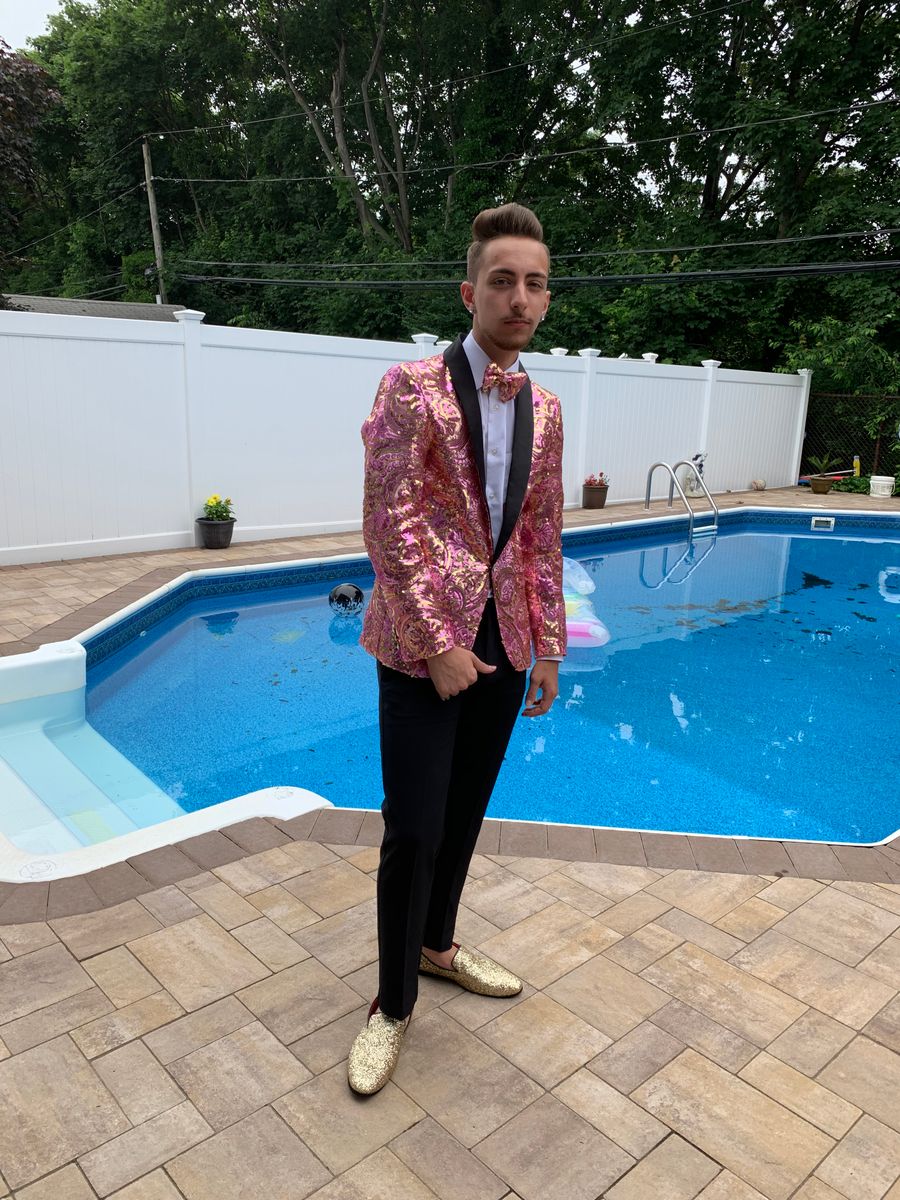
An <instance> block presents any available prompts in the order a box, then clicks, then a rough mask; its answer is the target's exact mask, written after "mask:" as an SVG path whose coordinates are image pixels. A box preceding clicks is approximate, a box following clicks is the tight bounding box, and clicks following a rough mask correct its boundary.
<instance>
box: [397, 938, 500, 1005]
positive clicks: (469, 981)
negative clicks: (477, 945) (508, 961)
mask: <svg viewBox="0 0 900 1200" xmlns="http://www.w3.org/2000/svg"><path fill="white" fill-rule="evenodd" d="M453 945H454V946H456V954H454V956H453V962H452V964H451V966H450V967H449V969H448V968H447V967H439V966H438V965H437V963H433V962H432V961H431V959H430V958H427V957H426V956H425V955H424V954H422V955H420V956H419V972H420V974H422V975H434V976H436V977H437V978H438V979H449V980H450V981H451V983H458V984H459V986H460V987H462V988H465V989H466V991H467V992H475V994H476V995H478V996H518V994H519V992H521V990H522V980H521V979H519V978H518V976H516V975H513V973H512V971H507V969H506V967H501V966H500V964H499V963H495V962H494V960H493V959H492V958H488V957H487V955H486V954H479V953H478V951H477V950H467V949H466V948H465V946H460V945H459V944H458V943H457V942H454V943H453Z"/></svg>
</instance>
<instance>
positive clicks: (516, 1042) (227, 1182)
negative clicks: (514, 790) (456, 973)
mask: <svg viewBox="0 0 900 1200" xmlns="http://www.w3.org/2000/svg"><path fill="white" fill-rule="evenodd" d="M266 824H268V825H269V831H268V832H267V831H266V830H265V829H263V828H262V826H261V825H257V826H254V828H253V829H252V830H250V831H248V829H247V827H246V826H244V827H243V828H242V829H240V830H237V831H235V836H236V838H238V839H240V840H242V841H245V842H252V843H253V844H255V845H260V846H264V847H265V848H264V849H261V850H257V851H256V852H255V853H247V852H246V851H243V852H242V853H243V857H241V858H239V859H234V860H233V861H231V862H229V863H227V864H225V865H223V866H221V867H217V868H216V870H215V873H214V874H210V873H205V872H202V871H200V869H199V867H198V871H197V873H196V874H195V875H193V876H191V877H189V878H187V879H183V880H179V881H176V882H175V883H171V884H165V885H164V886H162V887H156V886H153V885H152V883H151V881H149V880H148V881H147V889H146V891H145V892H144V894H143V897H141V896H139V897H137V898H128V899H126V900H124V901H119V902H117V903H116V904H114V905H112V906H110V907H109V908H107V909H100V910H95V911H93V912H89V913H86V914H84V915H83V916H64V917H54V918H51V919H50V921H49V922H46V923H45V922H29V923H25V924H20V923H6V924H4V925H3V926H2V928H0V952H2V953H0V958H3V959H4V961H2V962H0V1047H2V1048H3V1051H2V1054H0V1057H2V1058H3V1061H0V1089H2V1091H3V1094H4V1096H6V1097H7V1099H9V1098H10V1097H12V1098H13V1102H12V1103H7V1104H5V1105H2V1106H0V1176H2V1178H3V1179H5V1180H7V1181H8V1182H9V1184H10V1186H11V1187H13V1188H14V1189H17V1190H16V1191H15V1193H14V1195H15V1196H16V1197H18V1196H23V1197H30V1196H32V1195H33V1196H35V1197H37V1198H41V1197H43V1196H45V1195H46V1196H47V1197H57V1196H59V1197H67V1196H68V1195H70V1194H71V1195H72V1196H75V1197H77V1198H78V1200H91V1198H93V1197H105V1196H112V1195H119V1194H121V1195H122V1196H124V1197H126V1198H129V1197H131V1196H134V1197H135V1200H142V1198H143V1197H149V1198H150V1200H157V1198H160V1200H178V1198H179V1197H181V1198H183V1200H207V1198H210V1200H212V1197H221V1196H224V1197H230V1196H234V1197H237V1196H242V1195H259V1196H267V1197H268V1196H278V1197H283V1198H284V1200H293V1198H294V1197H306V1196H310V1197H313V1198H315V1197H318V1198H319V1200H338V1198H344V1197H351V1198H354V1200H369V1198H370V1197H377V1196H390V1197H391V1198H392V1200H394V1198H396V1200H405V1198H408V1200H434V1198H435V1197H437V1198H438V1200H481V1198H482V1197H483V1198H484V1200H504V1198H506V1197H507V1196H510V1195H511V1196H513V1197H519V1198H520V1200H572V1198H573V1197H583V1198H584V1200H598V1197H608V1198H609V1200H632V1198H633V1200H644V1198H645V1197H651V1196H653V1197H656V1196H666V1197H675V1198H680V1197H684V1200H692V1198H693V1197H700V1198H702V1197H707V1200H730V1198H732V1197H736V1198H738V1200H753V1198H754V1197H763V1198H764V1200H788V1197H792V1196H797V1197H804V1198H805V1197H807V1196H809V1197H812V1198H821V1197H826V1196H827V1197H829V1198H830V1200H835V1198H837V1200H855V1198H856V1197H869V1196H871V1197H878V1198H881V1197H884V1196H890V1197H892V1198H893V1197H894V1196H896V1195H898V1194H900V1119H898V1116H897V1112H898V1109H897V1104H896V1096H897V1095H898V1091H897V1089H898V1088H900V1053H898V1049H900V1033H898V1030H900V886H898V885H897V884H892V883H887V882H865V883H849V882H844V881H836V882H831V883H829V882H824V881H822V880H812V879H803V878H801V877H798V876H794V875H791V876H782V877H778V878H775V879H773V878H772V877H771V876H763V875H755V874H752V873H750V872H749V871H746V870H742V871H741V872H740V873H722V872H716V871H712V870H703V871H698V870H695V869H692V868H687V867H675V868H669V867H663V866H649V867H648V866H645V865H640V864H634V865H622V864H617V863H601V862H599V861H596V860H594V861H592V862H577V861H573V860H571V859H566V858H551V857H548V856H547V854H546V849H545V853H544V855H543V856H540V857H530V856H528V855H527V854H525V855H523V854H518V855H515V856H512V855H508V854H500V853H493V854H477V855H476V857H475V858H474V860H473V862H472V870H471V873H470V877H469V880H468V882H467V886H466V891H465V892H464V894H463V913H464V914H465V915H464V920H465V922H467V923H468V924H469V927H470V928H471V930H473V931H475V933H476V936H475V937H473V938H472V942H473V943H474V944H478V945H480V946H482V948H483V949H484V950H485V952H486V953H491V954H493V955H494V957H496V958H497V959H498V960H500V961H501V962H503V963H505V964H506V965H507V966H509V967H510V968H511V969H513V970H517V971H519V972H521V973H522V975H523V976H524V977H525V980H526V987H525V989H524V991H523V992H522V994H521V996H519V997H515V998H513V999H511V1000H499V1001H498V1000H491V999H488V998H485V997H478V996H471V995H469V994H468V993H465V992H462V991H460V989H458V988H456V987H455V986H453V985H452V984H449V983H445V982H443V981H440V980H423V981H422V983H423V987H422V994H421V999H420V1004H419V1007H418V1009H417V1011H416V1013H415V1014H414V1017H413V1020H412V1022H411V1024H410V1029H409V1032H408V1034H407V1038H406V1045H405V1048H404V1053H403V1056H402V1057H401V1062H400V1066H399V1068H398V1070H397V1073H396V1075H395V1078H394V1080H393V1082H392V1083H391V1084H390V1085H389V1086H388V1088H386V1089H385V1091H384V1092H383V1093H381V1094H380V1095H378V1096H375V1097H372V1098H370V1099H366V1100H360V1099H358V1098H356V1097H354V1096H352V1095H351V1093H350V1092H349V1090H348V1089H347V1084H346V1076H345V1070H346V1068H345V1059H346V1054H347V1051H348V1049H349V1046H350V1042H351V1041H352V1039H353V1036H354V1034H355V1032H356V1030H357V1029H358V1027H359V1025H360V1023H361V1021H362V1020H363V1019H364V1014H365V1004H366V1002H367V1000H368V999H369V995H370V993H371V991H372V989H373V988H374V980H375V956H376V944H375V940H374V938H373V937H372V933H373V932H374V909H373V903H372V900H371V898H370V894H371V888H372V874H373V869H374V867H375V863H376V859H377V855H376V853H375V852H374V851H372V850H368V849H365V848H364V847H363V846H362V845H361V843H356V844H347V843H327V842H324V841H319V840H305V841H304V840H299V841H295V840H293V839H291V838H290V837H289V835H287V834H285V832H284V827H283V826H282V827H281V828H279V827H278V824H276V823H274V822H269V823H266ZM285 824H286V823H285ZM331 825H332V827H334V828H340V827H343V828H344V829H345V831H346V829H347V828H348V825H347V822H346V821H345V820H344V819H343V818H342V817H341V814H332V816H331ZM311 832H314V830H313V831H311ZM227 835H228V830H227V829H226V830H224V831H223V833H222V836H223V837H227ZM276 841H277V843H278V844H277V845H273V844H272V843H273V842H276ZM231 844H232V845H237V842H236V841H235V842H232V843H231ZM510 844H512V842H510ZM561 897H562V898H561ZM592 897H593V900H592V899H591V898H592ZM479 909H482V910H483V911H484V913H486V914H487V916H488V917H490V918H492V919H485V917H484V916H481V915H479V912H478V910H479ZM461 924H462V921H461ZM291 946H294V947H295V948H296V951H297V953H298V955H299V956H300V961H295V960H294V956H293V955H291V954H286V953H285V951H286V949H288V948H289V947H291ZM3 1055H5V1057H3ZM292 1064H293V1065H292ZM23 1130H24V1131H25V1132H26V1134H27V1137H26V1138H25V1139H23V1136H22V1134H23ZM511 1188H512V1189H514V1191H512V1192H510V1189H511Z"/></svg>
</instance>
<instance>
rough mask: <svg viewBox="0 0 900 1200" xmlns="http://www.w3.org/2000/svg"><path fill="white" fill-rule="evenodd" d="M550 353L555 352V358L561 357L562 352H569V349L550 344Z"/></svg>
mask: <svg viewBox="0 0 900 1200" xmlns="http://www.w3.org/2000/svg"><path fill="white" fill-rule="evenodd" d="M550 353H551V354H555V355H556V357H557V358H562V356H563V355H564V354H568V353H569V349H568V347H567V346H551V347H550Z"/></svg>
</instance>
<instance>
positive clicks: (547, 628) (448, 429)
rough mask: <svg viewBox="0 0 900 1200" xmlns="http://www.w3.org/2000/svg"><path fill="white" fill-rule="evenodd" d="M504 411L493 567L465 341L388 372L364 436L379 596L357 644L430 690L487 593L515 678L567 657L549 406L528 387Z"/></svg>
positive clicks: (553, 421) (557, 457)
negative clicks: (512, 413)
mask: <svg viewBox="0 0 900 1200" xmlns="http://www.w3.org/2000/svg"><path fill="white" fill-rule="evenodd" d="M509 403H510V404H515V406H516V420H515V433H514V438H513V448H512V462H511V465H510V473H509V484H508V487H507V495H506V504H505V507H504V510H503V524H502V528H501V531H500V536H499V538H498V540H497V547H496V553H495V551H494V548H493V545H492V537H491V523H490V516H489V513H488V508H487V501H486V499H485V495H484V441H483V434H482V426H481V412H480V409H479V405H478V395H477V391H476V385H475V381H474V379H473V378H472V370H471V368H470V366H469V360H468V358H467V357H466V353H465V350H464V349H463V347H462V342H461V340H457V341H456V342H454V343H453V345H452V346H450V347H449V348H448V349H447V351H446V352H445V353H444V354H443V355H436V356H435V357H433V358H427V359H423V360H420V361H418V362H410V363H401V364H399V365H398V366H396V367H392V368H391V370H390V371H388V373H387V374H386V375H385V376H384V378H383V379H382V381H381V385H380V387H379V389H378V394H377V396H376V397H375V403H374V405H373V407H372V412H371V413H370V415H369V416H368V417H367V418H366V421H365V423H364V425H363V428H362V437H363V442H364V444H365V449H366V476H365V497H364V501H363V535H364V537H365V542H366V549H367V550H368V552H369V557H370V558H371V560H372V564H373V566H374V568H375V586H374V589H373V592H372V598H371V600H370V602H369V605H368V608H367V610H366V615H365V621H364V623H363V634H362V638H361V639H360V640H361V642H362V645H363V646H364V647H365V649H366V650H368V651H369V653H370V654H373V655H374V656H375V657H376V658H377V659H378V660H379V661H380V662H382V663H384V664H385V665H386V666H388V667H393V668H394V669H395V670H397V671H403V672H405V673H406V674H407V675H416V676H421V677H427V675H428V671H427V668H426V665H425V661H424V660H425V659H426V658H428V657H430V656H431V655H433V654H441V653H442V652H443V651H445V650H450V649H452V648H453V647H454V646H465V647H466V648H467V649H471V647H472V645H473V644H474V641H475V634H476V633H477V631H478V625H479V622H480V620H481V614H482V611H483V609H484V606H485V602H486V601H487V598H488V591H489V589H493V593H494V600H495V603H496V606H497V618H498V621H499V625H500V634H501V637H502V638H503V645H504V647H505V649H506V653H507V655H508V656H509V660H510V662H511V663H512V664H513V666H514V667H516V668H517V669H518V670H525V669H527V668H528V667H529V666H530V665H531V661H532V655H535V656H537V657H541V656H559V655H564V654H565V652H566V621H565V606H564V603H563V597H562V545H561V533H562V499H563V494H562V446H563V435H562V417H561V414H560V406H559V400H558V399H557V397H556V396H554V395H553V394H552V393H551V392H545V391H544V390H543V388H540V387H538V386H537V385H536V384H533V383H532V382H531V381H530V380H527V381H526V383H525V385H524V386H523V387H522V389H521V391H520V392H519V394H518V395H517V396H516V397H515V399H514V400H510V401H509Z"/></svg>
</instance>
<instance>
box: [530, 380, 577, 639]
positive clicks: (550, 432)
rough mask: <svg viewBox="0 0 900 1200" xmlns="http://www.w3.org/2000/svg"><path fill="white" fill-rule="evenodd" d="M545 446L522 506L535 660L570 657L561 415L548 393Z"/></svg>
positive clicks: (554, 397)
mask: <svg viewBox="0 0 900 1200" xmlns="http://www.w3.org/2000/svg"><path fill="white" fill-rule="evenodd" d="M548 400H549V412H548V416H547V421H546V424H545V427H544V432H543V439H544V444H543V445H542V446H541V447H540V452H539V454H538V455H537V457H536V462H535V468H536V469H535V473H534V477H533V479H532V482H531V486H530V487H529V489H528V494H527V496H526V498H525V503H524V505H523V514H522V515H523V517H524V518H525V520H524V525H523V528H524V529H525V530H527V531H528V533H527V537H526V538H525V539H523V550H524V552H525V557H526V569H525V595H526V600H527V604H528V621H529V625H530V627H531V640H532V644H533V647H534V654H535V657H536V658H544V657H551V658H557V657H561V656H564V655H565V653H566V608H565V602H564V601H563V594H562V514H563V483H562V452H563V428H562V412H561V410H560V405H559V400H558V399H557V398H556V396H552V395H549V396H548Z"/></svg>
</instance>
